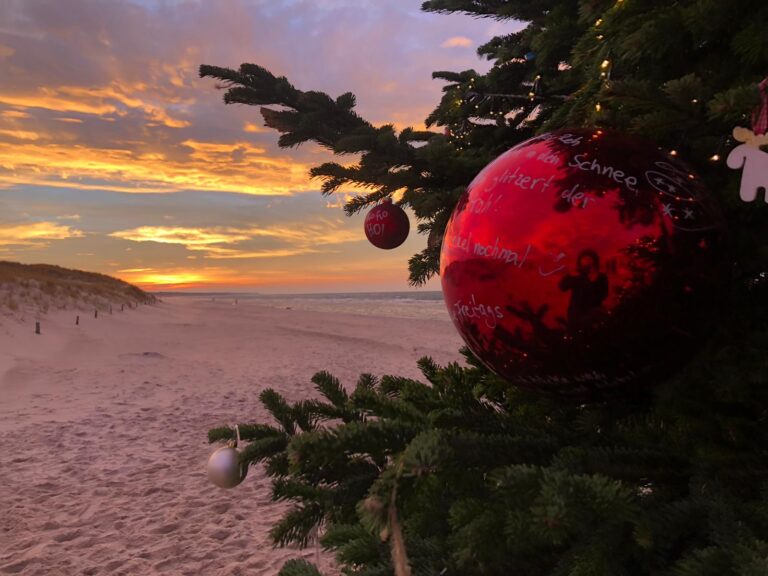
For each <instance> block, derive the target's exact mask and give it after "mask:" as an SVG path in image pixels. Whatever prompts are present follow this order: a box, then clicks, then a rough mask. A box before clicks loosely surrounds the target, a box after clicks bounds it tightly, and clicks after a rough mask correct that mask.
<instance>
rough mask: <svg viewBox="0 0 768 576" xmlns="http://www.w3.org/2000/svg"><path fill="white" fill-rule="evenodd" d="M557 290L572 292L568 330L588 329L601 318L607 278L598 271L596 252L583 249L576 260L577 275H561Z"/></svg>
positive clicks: (598, 260) (598, 258) (598, 261)
mask: <svg viewBox="0 0 768 576" xmlns="http://www.w3.org/2000/svg"><path fill="white" fill-rule="evenodd" d="M559 287H560V290H562V291H563V292H567V291H569V290H570V292H571V301H570V303H569V304H568V327H569V328H570V329H572V330H580V329H583V328H588V327H589V326H590V325H592V324H594V323H595V321H596V320H598V319H599V318H600V317H602V315H603V313H604V310H603V302H604V301H605V299H606V298H607V297H608V277H607V276H606V275H605V274H604V273H603V272H600V257H599V256H598V255H597V252H595V251H594V250H591V249H589V248H587V249H586V250H582V251H581V252H580V253H579V257H578V258H577V260H576V273H575V274H566V275H565V276H563V278H562V279H561V280H560V284H559Z"/></svg>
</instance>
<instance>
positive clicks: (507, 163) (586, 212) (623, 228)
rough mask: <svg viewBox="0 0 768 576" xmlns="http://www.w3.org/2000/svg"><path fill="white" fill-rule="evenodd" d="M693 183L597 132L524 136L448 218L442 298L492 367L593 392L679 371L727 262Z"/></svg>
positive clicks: (715, 222)
mask: <svg viewBox="0 0 768 576" xmlns="http://www.w3.org/2000/svg"><path fill="white" fill-rule="evenodd" d="M723 222H724V221H723V219H722V217H721V215H720V212H719V211H718V209H717V207H716V206H715V204H714V203H713V200H712V198H711V196H710V195H709V194H708V193H707V191H706V189H705V188H704V187H703V184H702V182H701V181H700V179H699V177H698V176H697V175H695V174H694V173H693V172H692V171H691V170H690V169H689V168H687V167H686V166H685V165H684V164H682V163H681V162H679V161H678V160H677V159H675V158H673V157H670V156H669V155H667V154H665V153H663V152H662V151H660V150H659V149H658V148H657V147H655V146H653V145H651V144H649V143H647V142H646V141H644V140H640V139H638V138H635V137H630V136H626V135H622V134H618V133H613V132H606V131H603V130H585V129H579V130H571V131H567V132H565V131H563V132H555V133H550V134H545V135H542V136H539V137H537V138H533V139H532V140H528V141H527V142H524V143H522V144H520V145H518V146H515V147H514V148H512V149H511V150H509V151H507V152H506V153H504V154H502V155H501V156H500V157H499V158H497V159H496V160H494V161H493V162H491V163H490V164H489V165H488V166H487V167H486V168H485V169H483V171H482V172H481V173H480V174H479V175H478V176H477V177H476V178H475V179H474V181H473V182H472V184H470V186H469V188H468V189H467V191H466V193H465V194H464V196H463V197H462V198H461V200H460V201H459V203H458V205H457V206H456V209H455V211H454V213H453V215H452V216H451V220H450V222H449V224H448V228H447V230H446V233H445V236H444V238H443V244H442V252H441V258H440V274H441V278H442V287H443V294H444V297H445V302H446V305H447V307H448V310H449V312H450V315H451V318H452V319H453V322H454V324H455V325H456V328H458V330H459V332H460V333H461V335H462V337H463V338H464V340H465V341H466V343H467V345H468V346H469V348H470V349H471V350H472V352H473V353H474V354H475V355H476V356H477V357H478V358H479V359H480V360H481V361H482V362H483V363H484V364H485V365H486V366H488V368H490V369H491V370H493V371H494V372H496V373H497V374H499V375H501V376H503V377H504V378H505V379H507V380H508V381H510V382H512V383H513V384H516V385H518V386H521V387H525V388H532V389H536V390H546V391H552V392H557V393H560V394H573V395H586V394H589V393H591V392H597V391H600V390H603V389H612V388H618V387H621V388H622V389H627V388H628V387H631V386H640V385H646V384H650V383H653V382H655V381H658V380H659V379H660V378H663V377H664V376H666V375H668V374H670V373H671V372H672V371H673V370H674V369H676V368H679V367H680V366H681V365H683V363H685V362H686V360H687V359H688V358H690V356H691V355H692V354H693V352H694V351H695V350H696V348H697V346H698V345H699V344H700V343H701V341H702V340H703V339H704V338H705V337H706V336H707V335H708V334H709V333H711V330H712V328H713V325H714V322H715V312H716V311H717V310H719V309H721V308H722V306H723V301H724V298H725V289H724V288H725V285H726V284H727V282H728V276H729V265H728V257H727V251H726V249H725V238H724V236H725V232H724V228H723V226H724V224H723Z"/></svg>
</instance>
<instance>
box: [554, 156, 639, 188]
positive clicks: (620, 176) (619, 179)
mask: <svg viewBox="0 0 768 576" xmlns="http://www.w3.org/2000/svg"><path fill="white" fill-rule="evenodd" d="M585 156H586V155H585V154H576V156H574V157H573V158H572V159H571V161H570V162H569V163H568V166H570V167H571V168H578V169H579V170H582V171H584V172H594V173H596V174H600V175H601V176H607V177H608V178H610V179H611V180H613V181H614V182H616V183H617V184H621V185H623V186H626V187H627V188H628V189H629V190H631V191H632V192H637V191H638V190H637V178H636V177H635V176H631V175H629V174H626V173H625V172H624V171H623V170H617V169H616V168H614V167H613V166H603V165H601V164H600V163H599V162H598V161H597V158H595V159H594V160H592V161H591V162H590V161H589V159H587V158H585Z"/></svg>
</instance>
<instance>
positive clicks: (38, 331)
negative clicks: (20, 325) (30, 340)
mask: <svg viewBox="0 0 768 576" xmlns="http://www.w3.org/2000/svg"><path fill="white" fill-rule="evenodd" d="M35 334H40V322H35Z"/></svg>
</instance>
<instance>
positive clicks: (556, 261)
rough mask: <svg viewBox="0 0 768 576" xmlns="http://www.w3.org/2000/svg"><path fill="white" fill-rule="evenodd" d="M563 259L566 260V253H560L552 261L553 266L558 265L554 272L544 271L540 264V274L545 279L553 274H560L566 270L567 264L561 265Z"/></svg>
mask: <svg viewBox="0 0 768 576" xmlns="http://www.w3.org/2000/svg"><path fill="white" fill-rule="evenodd" d="M563 258H565V252H560V254H558V255H557V256H555V257H554V258H553V259H552V263H553V264H557V267H555V268H553V269H552V270H548V271H544V268H543V267H542V265H541V264H539V274H541V275H542V276H544V277H545V278H546V277H547V276H552V274H557V273H558V272H562V271H563V270H565V264H560V262H562V261H563Z"/></svg>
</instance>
